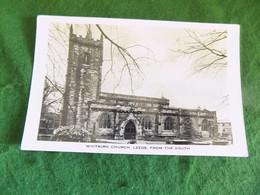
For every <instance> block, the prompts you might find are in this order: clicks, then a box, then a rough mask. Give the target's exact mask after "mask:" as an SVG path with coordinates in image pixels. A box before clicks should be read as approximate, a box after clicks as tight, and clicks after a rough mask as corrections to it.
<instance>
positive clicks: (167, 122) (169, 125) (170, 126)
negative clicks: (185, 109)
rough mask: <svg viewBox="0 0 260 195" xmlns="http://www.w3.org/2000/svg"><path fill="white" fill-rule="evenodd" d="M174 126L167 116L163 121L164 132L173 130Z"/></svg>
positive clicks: (173, 122)
mask: <svg viewBox="0 0 260 195" xmlns="http://www.w3.org/2000/svg"><path fill="white" fill-rule="evenodd" d="M174 125H175V121H174V119H173V118H172V117H170V116H168V117H167V118H166V119H165V120H164V130H173V129H174Z"/></svg>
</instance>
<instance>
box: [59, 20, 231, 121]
mask: <svg viewBox="0 0 260 195" xmlns="http://www.w3.org/2000/svg"><path fill="white" fill-rule="evenodd" d="M100 26H101V27H102V29H103V31H104V32H105V33H106V34H107V35H108V37H109V38H111V39H112V40H113V41H114V42H115V43H117V44H118V45H120V46H122V47H123V48H128V51H129V53H130V54H131V55H132V56H133V57H135V58H138V60H137V62H138V66H139V68H140V70H141V74H138V73H136V72H135V70H136V68H135V69H134V67H132V68H133V70H132V71H131V72H132V73H133V75H132V79H133V82H132V83H133V87H132V89H133V90H131V82H130V77H129V74H128V72H127V69H124V71H123V72H122V68H123V66H124V64H125V61H124V60H123V58H122V56H120V54H119V52H118V50H117V49H116V48H115V47H112V50H111V43H110V42H109V41H108V40H106V39H104V54H103V59H104V61H103V69H102V76H103V78H102V80H103V82H102V86H101V91H102V92H111V93H120V94H129V95H139V96H148V97H156V98H161V97H162V96H163V97H165V98H167V99H169V100H170V106H172V107H178V108H192V109H196V108H198V107H201V108H202V109H204V108H205V109H208V110H211V111H217V117H218V120H225V121H228V120H229V107H228V106H227V107H225V109H222V108H223V107H222V105H221V102H222V101H223V98H224V97H225V96H227V95H228V87H227V70H226V69H225V68H224V69H222V70H221V71H219V72H218V73H216V71H215V70H212V71H211V70H209V71H207V72H202V73H199V74H198V73H197V74H194V72H193V68H194V61H195V58H196V57H197V56H191V57H185V56H180V55H179V54H178V53H176V52H173V51H176V50H177V49H178V48H180V47H182V44H183V42H184V41H187V40H188V36H187V34H186V32H185V29H184V28H172V27H171V28H169V27H160V28H158V27H155V26H129V25H124V26H106V25H100ZM73 27H74V33H76V34H78V35H81V36H83V37H84V36H85V35H86V29H87V28H88V27H89V26H87V25H75V24H74V26H73ZM91 30H92V36H93V38H94V39H99V38H100V32H99V31H98V29H97V28H96V27H95V25H91ZM196 30H197V32H199V33H204V32H207V30H206V29H195V31H196ZM63 31H64V32H65V34H68V28H66V27H64V29H63ZM64 39H65V40H66V36H64ZM57 47H58V46H57ZM221 47H226V45H225V43H223V45H221ZM111 51H112V52H111ZM111 54H112V56H113V65H112V62H111ZM64 55H66V52H64ZM65 59H66V58H65ZM111 65H112V72H113V73H114V74H112V72H111V71H109V70H110V69H111ZM60 66H61V67H64V66H63V65H60ZM108 71H109V72H108ZM107 72H108V73H107ZM121 73H122V77H121V80H120V82H119V85H118V86H117V87H115V86H116V85H117V84H118V80H119V78H120V74H121ZM105 75H106V77H105Z"/></svg>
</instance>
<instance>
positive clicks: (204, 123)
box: [201, 119, 210, 131]
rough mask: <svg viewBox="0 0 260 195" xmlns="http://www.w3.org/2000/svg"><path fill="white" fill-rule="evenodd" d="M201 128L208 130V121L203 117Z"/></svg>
mask: <svg viewBox="0 0 260 195" xmlns="http://www.w3.org/2000/svg"><path fill="white" fill-rule="evenodd" d="M201 130H202V131H209V130H210V122H209V121H208V120H207V119H203V121H202V122H201Z"/></svg>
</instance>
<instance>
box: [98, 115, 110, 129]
mask: <svg viewBox="0 0 260 195" xmlns="http://www.w3.org/2000/svg"><path fill="white" fill-rule="evenodd" d="M98 126H99V128H111V120H110V116H109V115H108V114H107V113H104V114H102V115H101V116H100V117H99V121H98Z"/></svg>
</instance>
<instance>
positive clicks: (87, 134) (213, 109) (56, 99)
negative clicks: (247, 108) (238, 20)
mask: <svg viewBox="0 0 260 195" xmlns="http://www.w3.org/2000/svg"><path fill="white" fill-rule="evenodd" d="M21 149H22V150H41V151H63V152H86V153H119V154H157V155H200V156H241V157H246V156H248V152H247V145H246V137H245V129H244V120H243V112H242V98H241V86H240V65H239V26H238V25H229V24H202V23H183V22H169V21H148V20H125V19H106V18H82V17H57V16H38V19H37V35H36V46H35V60H34V69H33V78H32V84H31V92H30V100H29V106H28V111H27V118H26V124H25V129H24V135H23V140H22V145H21Z"/></svg>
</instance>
